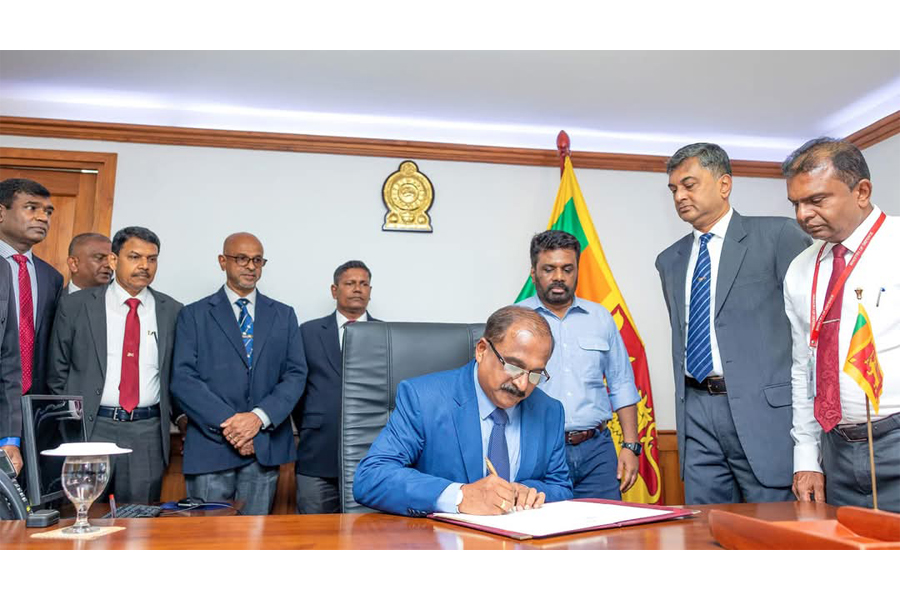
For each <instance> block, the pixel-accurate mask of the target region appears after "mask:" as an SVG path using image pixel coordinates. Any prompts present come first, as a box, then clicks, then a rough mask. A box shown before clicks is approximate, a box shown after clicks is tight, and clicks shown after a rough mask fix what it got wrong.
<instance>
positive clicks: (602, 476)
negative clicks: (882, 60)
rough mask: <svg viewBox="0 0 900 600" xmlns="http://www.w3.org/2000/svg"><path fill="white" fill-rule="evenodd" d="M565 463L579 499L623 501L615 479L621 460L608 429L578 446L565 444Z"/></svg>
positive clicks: (617, 481)
mask: <svg viewBox="0 0 900 600" xmlns="http://www.w3.org/2000/svg"><path fill="white" fill-rule="evenodd" d="M566 462H567V463H568V465H569V479H571V480H572V487H573V491H574V493H575V497H576V498H603V499H605V500H621V499H622V493H621V492H620V491H619V480H618V479H616V468H617V467H618V465H619V457H618V455H617V454H616V445H615V444H614V443H613V441H612V437H611V436H610V433H609V430H608V429H604V430H603V431H602V432H600V433H598V434H596V435H594V437H592V438H591V439H589V440H587V441H586V442H582V443H580V444H578V445H577V446H572V445H571V444H566Z"/></svg>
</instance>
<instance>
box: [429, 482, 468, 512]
mask: <svg viewBox="0 0 900 600" xmlns="http://www.w3.org/2000/svg"><path fill="white" fill-rule="evenodd" d="M462 486H463V484H461V483H451V484H450V485H448V486H447V487H445V488H444V491H443V492H441V495H440V496H438V499H437V501H436V502H435V503H434V508H435V511H436V512H442V513H452V514H458V513H459V505H458V504H457V503H456V497H457V496H458V495H459V492H460V490H462Z"/></svg>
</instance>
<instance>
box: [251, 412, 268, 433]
mask: <svg viewBox="0 0 900 600" xmlns="http://www.w3.org/2000/svg"><path fill="white" fill-rule="evenodd" d="M250 412H252V413H253V414H254V415H256V416H257V417H259V420H260V421H262V429H266V428H267V427H269V426H270V425H272V420H271V419H270V418H269V415H267V414H266V411H264V410H263V409H261V408H254V409H253V410H251V411H250Z"/></svg>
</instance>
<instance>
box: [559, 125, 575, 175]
mask: <svg viewBox="0 0 900 600" xmlns="http://www.w3.org/2000/svg"><path fill="white" fill-rule="evenodd" d="M556 150H557V151H558V152H559V176H560V177H562V175H563V171H565V170H566V157H567V156H571V155H572V151H571V150H570V149H569V134H568V133H566V132H565V130H564V129H560V130H559V135H557V136H556Z"/></svg>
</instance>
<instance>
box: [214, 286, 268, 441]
mask: <svg viewBox="0 0 900 600" xmlns="http://www.w3.org/2000/svg"><path fill="white" fill-rule="evenodd" d="M223 288H224V289H225V295H226V296H228V301H229V302H230V303H231V312H233V313H234V318H235V320H236V321H237V322H238V326H239V327H240V323H241V307H240V306H238V305H237V304H236V303H237V301H238V300H240V299H241V298H244V299H245V300H247V312H248V313H250V318H251V319H253V320H254V321H256V288H253V291H252V292H250V293H249V294H247V295H246V296H240V295H238V293H237V292H235V291H234V290H233V289H231V288H230V287H228V285H227V284H226V285H225V286H223ZM250 412H252V413H253V414H255V415H256V416H257V417H259V420H260V421H262V426H263V429H265V428H266V427H268V426H269V425H271V424H272V419H270V418H269V415H267V414H266V411H264V410H263V409H261V408H254V409H253V410H251V411H250Z"/></svg>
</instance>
